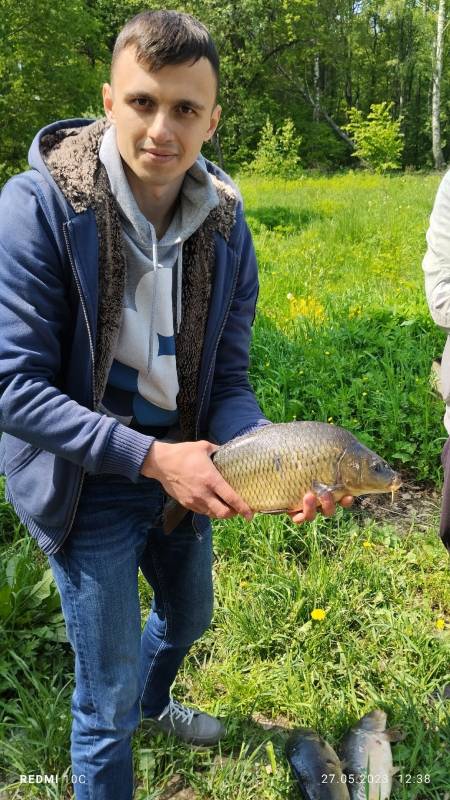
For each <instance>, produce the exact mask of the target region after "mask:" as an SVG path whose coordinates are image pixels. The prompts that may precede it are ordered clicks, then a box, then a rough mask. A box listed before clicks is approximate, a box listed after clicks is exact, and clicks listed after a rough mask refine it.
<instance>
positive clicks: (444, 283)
mask: <svg viewBox="0 0 450 800" xmlns="http://www.w3.org/2000/svg"><path fill="white" fill-rule="evenodd" d="M426 239H427V250H426V253H425V256H424V259H423V262H422V267H423V270H424V273H425V292H426V297H427V302H428V306H429V309H430V312H431V316H432V317H433V319H434V321H435V323H436V324H437V325H439V327H440V328H442V329H443V330H444V331H445V332H446V334H447V341H446V344H445V348H444V352H443V354H442V359H441V367H440V376H439V378H440V380H439V384H440V386H439V388H440V390H441V392H442V397H443V399H444V401H445V405H446V407H445V414H444V426H445V429H446V431H447V433H448V434H450V172H447V173H446V175H444V178H443V179H442V181H441V183H440V186H439V188H438V191H437V194H436V199H435V201H434V206H433V211H432V213H431V217H430V225H429V228H428V231H427V234H426ZM441 460H442V466H443V468H444V485H443V489H442V507H441V520H440V529H439V533H440V537H441V540H442V543H443V544H444V546H445V547H446V548H447V550H448V551H449V552H450V438H447V441H446V442H445V444H444V448H443V450H442V456H441Z"/></svg>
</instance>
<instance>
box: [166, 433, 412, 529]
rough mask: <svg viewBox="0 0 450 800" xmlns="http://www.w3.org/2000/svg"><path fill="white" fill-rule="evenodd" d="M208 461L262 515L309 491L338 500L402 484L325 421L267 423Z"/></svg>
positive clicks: (169, 519)
mask: <svg viewBox="0 0 450 800" xmlns="http://www.w3.org/2000/svg"><path fill="white" fill-rule="evenodd" d="M212 459H213V463H214V466H215V467H216V468H217V469H218V470H219V472H220V473H221V475H222V476H223V478H224V479H225V480H226V481H227V483H229V484H230V486H231V487H232V488H233V489H234V490H235V491H236V492H237V493H238V494H239V495H240V496H241V497H242V499H243V500H245V502H246V503H247V504H248V505H249V506H250V508H251V509H252V511H255V512H261V513H272V514H275V513H282V512H285V511H297V510H300V508H301V504H302V501H303V496H304V495H305V494H306V492H308V491H313V492H314V493H315V494H317V495H318V496H319V497H320V495H321V494H323V493H324V492H326V491H329V492H331V493H332V494H333V497H334V499H335V500H336V501H339V500H340V499H341V498H342V497H344V496H345V495H353V496H355V497H357V496H358V495H363V494H377V493H381V492H394V491H395V490H396V489H398V488H399V486H401V480H400V478H399V476H398V474H397V473H396V472H394V471H393V470H392V469H391V468H390V467H389V465H388V464H387V463H386V461H384V460H383V459H382V458H380V456H378V455H377V454H376V453H374V452H373V451H372V450H369V448H368V447H366V446H365V445H363V444H361V442H359V441H358V439H357V438H356V437H355V436H353V434H352V433H350V432H349V431H347V430H345V429H344V428H339V427H338V426H337V425H329V424H327V423H326V422H280V423H273V424H270V425H266V426H265V427H262V428H258V429H257V430H255V431H253V432H251V433H248V434H244V435H243V436H238V437H236V438H235V439H232V440H231V441H230V442H227V443H226V444H223V445H222V446H221V447H219V448H218V450H216V452H215V453H213V455H212ZM175 508H176V507H175V506H174V507H173V508H172V509H171V508H170V505H169V506H168V508H167V509H166V511H165V514H164V530H165V532H166V533H170V531H171V530H173V528H174V527H175V524H177V522H176V523H175V519H176V517H177V515H176V513H174V510H175ZM178 508H179V507H178ZM184 513H186V512H184ZM182 515H183V514H181V515H180V514H179V513H178V520H179V519H180V518H181V517H182Z"/></svg>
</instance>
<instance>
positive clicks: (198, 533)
mask: <svg viewBox="0 0 450 800" xmlns="http://www.w3.org/2000/svg"><path fill="white" fill-rule="evenodd" d="M237 258H238V256H237V253H235V254H234V265H235V266H236V262H237ZM238 272H239V270H238V269H235V270H234V279H233V286H232V287H231V292H230V299H229V301H228V305H227V308H226V311H225V314H224V317H223V320H222V325H221V326H220V330H219V333H218V336H217V338H216V344H215V346H214V350H213V353H212V357H211V363H210V365H209V370H208V374H207V376H206V381H205V388H204V389H203V394H202V396H201V399H200V405H199V409H198V414H197V419H196V422H195V438H196V439H198V433H199V430H198V429H199V424H200V416H201V413H202V408H203V402H204V400H205V395H206V390H207V388H208V383H209V379H210V377H211V372H212V368H213V364H214V362H215V357H216V353H217V349H218V347H219V342H220V337H221V336H222V333H223V329H224V328H225V325H226V324H227V319H228V315H229V313H230V308H231V304H232V302H233V298H234V293H235V291H236V284H237V279H238ZM192 527H193V528H194V530H195V535H196V537H197V539H198V540H199V541H202V539H203V536H202V534H201V533H200V531H199V529H198V527H197V524H196V522H195V514H193V515H192Z"/></svg>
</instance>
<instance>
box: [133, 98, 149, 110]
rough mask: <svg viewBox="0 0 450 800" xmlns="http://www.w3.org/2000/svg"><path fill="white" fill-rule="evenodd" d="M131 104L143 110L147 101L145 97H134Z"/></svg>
mask: <svg viewBox="0 0 450 800" xmlns="http://www.w3.org/2000/svg"><path fill="white" fill-rule="evenodd" d="M132 102H133V103H136V104H137V105H138V106H139V108H145V107H146V105H147V104H148V102H149V101H148V99H147V98H146V97H135V98H134V100H133V101H132Z"/></svg>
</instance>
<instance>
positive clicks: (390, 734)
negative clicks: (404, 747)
mask: <svg viewBox="0 0 450 800" xmlns="http://www.w3.org/2000/svg"><path fill="white" fill-rule="evenodd" d="M384 733H385V735H386V738H387V739H388V740H389V741H390V742H403V739H406V733H405V731H402V730H401V728H386V730H385V731H384Z"/></svg>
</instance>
